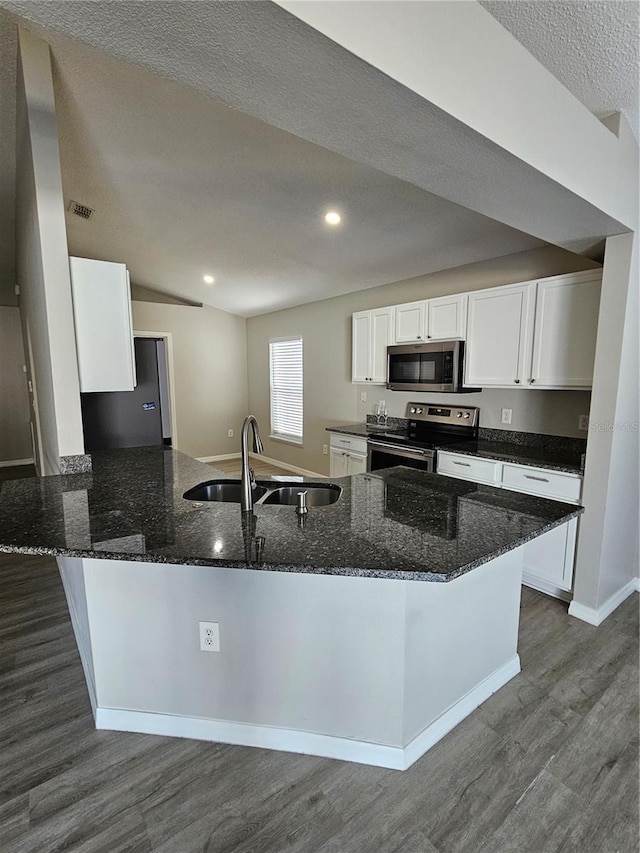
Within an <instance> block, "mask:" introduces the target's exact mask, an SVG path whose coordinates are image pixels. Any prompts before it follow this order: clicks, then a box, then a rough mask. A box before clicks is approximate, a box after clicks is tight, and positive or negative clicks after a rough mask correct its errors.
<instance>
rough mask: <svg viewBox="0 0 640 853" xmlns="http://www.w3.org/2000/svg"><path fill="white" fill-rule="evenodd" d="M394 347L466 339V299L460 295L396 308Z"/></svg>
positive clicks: (405, 304) (410, 303)
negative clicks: (422, 342) (423, 342)
mask: <svg viewBox="0 0 640 853" xmlns="http://www.w3.org/2000/svg"><path fill="white" fill-rule="evenodd" d="M395 317H396V319H395V329H394V339H393V342H394V343H395V344H404V343H413V342H416V341H429V340H433V341H449V340H456V339H461V340H464V337H465V327H466V319H467V296H466V294H464V293H458V294H455V295H454V296H442V297H439V298H438V299H424V300H422V301H420V302H406V303H404V304H403V305H396V306H395Z"/></svg>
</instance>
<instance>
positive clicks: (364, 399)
mask: <svg viewBox="0 0 640 853" xmlns="http://www.w3.org/2000/svg"><path fill="white" fill-rule="evenodd" d="M360 402H361V403H366V402H367V392H366V391H364V390H363V391H361V392H360Z"/></svg>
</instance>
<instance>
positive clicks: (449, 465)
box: [438, 452, 502, 486]
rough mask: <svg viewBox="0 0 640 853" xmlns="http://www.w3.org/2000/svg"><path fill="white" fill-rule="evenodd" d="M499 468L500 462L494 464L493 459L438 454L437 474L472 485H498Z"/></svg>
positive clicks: (456, 454)
mask: <svg viewBox="0 0 640 853" xmlns="http://www.w3.org/2000/svg"><path fill="white" fill-rule="evenodd" d="M501 466H502V463H501V462H494V461H493V459H480V458H478V457H477V456H462V455H460V454H458V453H443V452H439V453H438V474H446V475H447V476H449V477H460V478H461V479H462V480H472V481H473V482H474V483H488V484H489V485H490V486H495V485H498V484H499V483H500V472H501Z"/></svg>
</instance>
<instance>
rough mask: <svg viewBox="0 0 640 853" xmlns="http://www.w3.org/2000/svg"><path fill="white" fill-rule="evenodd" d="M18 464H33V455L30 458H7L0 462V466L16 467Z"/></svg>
mask: <svg viewBox="0 0 640 853" xmlns="http://www.w3.org/2000/svg"><path fill="white" fill-rule="evenodd" d="M19 465H33V457H31V459H7V460H6V461H5V462H0V468H17V467H18V466H19Z"/></svg>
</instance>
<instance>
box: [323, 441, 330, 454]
mask: <svg viewBox="0 0 640 853" xmlns="http://www.w3.org/2000/svg"><path fill="white" fill-rule="evenodd" d="M322 452H323V453H324V455H325V456H326V455H327V454H328V453H329V445H328V444H323V445H322Z"/></svg>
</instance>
